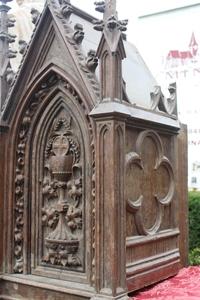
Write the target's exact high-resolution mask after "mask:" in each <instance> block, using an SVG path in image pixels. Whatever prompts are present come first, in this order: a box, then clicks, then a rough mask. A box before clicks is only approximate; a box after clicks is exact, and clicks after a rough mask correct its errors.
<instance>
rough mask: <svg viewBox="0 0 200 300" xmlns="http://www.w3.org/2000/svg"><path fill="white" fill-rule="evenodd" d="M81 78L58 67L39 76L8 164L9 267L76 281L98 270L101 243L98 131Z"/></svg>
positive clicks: (14, 132) (15, 130) (23, 108)
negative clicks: (94, 261)
mask: <svg viewBox="0 0 200 300" xmlns="http://www.w3.org/2000/svg"><path fill="white" fill-rule="evenodd" d="M75 84H76V83H75V82H74V78H72V77H71V76H70V75H69V74H67V73H64V72H63V71H62V70H60V69H59V68H58V67H56V66H52V65H51V66H50V67H49V68H46V69H44V70H42V72H41V73H40V74H38V75H37V76H36V77H35V78H33V80H32V82H31V85H30V86H29V88H28V90H29V93H27V94H26V95H24V99H22V101H21V107H20V108H19V110H18V115H16V116H14V118H13V123H12V130H11V136H10V143H9V146H8V147H10V149H11V151H10V157H13V156H14V161H15V163H14V168H11V169H10V170H9V172H10V175H11V176H10V181H9V185H10V187H11V188H10V189H9V190H10V191H12V192H10V193H9V199H10V200H9V201H10V202H11V207H12V211H9V217H11V219H12V220H13V223H12V224H8V226H9V234H8V239H7V245H9V244H10V243H11V244H12V245H13V246H12V248H13V249H14V250H13V251H11V250H9V248H8V252H9V267H8V268H10V270H9V271H10V272H14V273H31V274H35V275H43V276H51V277H54V278H59V279H69V278H70V280H72V281H73V278H75V277H76V280H77V278H78V277H80V280H84V281H87V280H89V279H90V277H91V276H92V275H91V272H92V270H91V269H92V267H91V264H90V261H91V257H90V255H88V254H87V255H86V253H93V252H92V251H91V249H90V248H91V245H92V244H94V243H93V236H92V234H91V230H90V228H91V226H92V225H91V224H92V222H93V220H92V209H93V208H92V206H93V202H94V184H95V183H94V176H92V174H94V172H95V164H94V139H95V136H94V128H93V123H92V121H91V120H90V117H89V112H90V107H91V103H88V102H87V97H86V95H85V94H84V90H83V89H82V90H81V89H77V88H76V85H75ZM19 111H20V114H19ZM16 123H17V124H18V126H15V124H16ZM88 174H90V175H91V176H89V177H88ZM86 181H87V184H86ZM13 182H14V184H13ZM31 237H34V238H31ZM30 257H31V259H30ZM60 272H62V275H60ZM74 272H75V274H72V273H74ZM86 274H87V276H86Z"/></svg>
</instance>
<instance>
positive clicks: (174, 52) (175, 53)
mask: <svg viewBox="0 0 200 300" xmlns="http://www.w3.org/2000/svg"><path fill="white" fill-rule="evenodd" d="M167 58H180V56H179V51H178V50H170V51H169V53H168V55H167Z"/></svg>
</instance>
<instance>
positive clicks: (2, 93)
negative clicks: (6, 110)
mask: <svg viewBox="0 0 200 300" xmlns="http://www.w3.org/2000/svg"><path fill="white" fill-rule="evenodd" d="M8 1H12V0H0V108H1V107H2V105H3V103H4V101H5V99H6V95H7V92H8V88H9V85H10V84H11V83H12V77H13V76H14V73H13V71H12V69H11V66H10V58H14V57H16V52H15V51H12V50H11V49H10V48H9V44H10V43H13V42H14V41H15V37H16V36H14V35H11V34H9V33H8V28H9V27H13V26H14V23H15V20H13V19H10V18H9V17H8V11H9V10H10V7H9V6H8V5H7V2H8Z"/></svg>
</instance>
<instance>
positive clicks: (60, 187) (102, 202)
mask: <svg viewBox="0 0 200 300" xmlns="http://www.w3.org/2000/svg"><path fill="white" fill-rule="evenodd" d="M4 1H5V0H4ZM96 9H97V10H98V11H101V12H103V13H104V17H103V20H101V21H99V20H96V21H95V24H94V28H95V29H96V30H99V31H102V37H101V40H100V43H99V45H98V49H97V53H96V52H95V51H94V50H90V51H89V52H88V54H87V55H85V54H84V53H83V51H82V47H81V44H82V42H83V39H84V29H83V26H82V25H81V24H74V25H73V26H72V23H71V22H70V16H71V14H72V13H75V14H76V15H78V16H82V17H83V18H84V19H86V20H87V21H91V18H90V17H89V16H88V15H85V14H84V13H83V14H82V13H81V12H80V10H77V9H76V8H75V7H73V6H72V5H71V4H70V1H60V3H59V4H58V3H57V2H54V1H53V0H51V1H49V3H48V4H47V5H46V6H45V9H44V12H43V14H42V16H41V17H39V15H38V12H37V11H35V10H32V16H33V21H34V23H35V24H36V29H35V32H34V34H33V37H32V41H31V44H30V45H29V47H28V50H27V48H26V49H25V45H24V44H23V43H22V45H21V50H20V51H22V52H24V56H23V58H22V63H21V65H20V69H19V72H18V74H17V76H16V79H15V81H14V82H12V85H11V87H10V89H9V91H8V90H7V89H6V90H4V91H3V92H5V93H6V94H7V96H6V98H5V97H4V99H2V97H1V99H0V100H1V101H0V102H1V103H4V105H3V108H2V112H1V124H2V125H1V127H0V236H1V237H2V240H3V243H1V245H0V272H1V281H0V294H1V296H0V298H2V299H30V300H31V299H49V300H50V299H59V300H62V299H69V300H78V299H80V300H81V299H82V300H84V299H92V300H120V299H121V300H127V299H128V292H131V291H134V290H138V289H140V288H143V287H144V286H147V285H150V284H152V283H155V282H157V281H160V280H162V279H164V278H167V277H169V276H172V275H174V274H175V273H177V272H178V270H179V268H180V266H181V264H182V265H185V264H186V260H187V259H186V257H187V225H186V224H187V223H186V222H185V219H184V220H183V218H182V219H181V218H180V215H184V216H185V218H187V205H186V200H187V196H186V194H187V190H186V177H187V174H186V159H187V157H186V153H187V150H186V132H185V131H184V130H182V131H181V134H179V130H180V126H179V121H178V119H177V116H176V87H175V85H174V84H172V85H170V98H168V99H167V98H165V97H164V96H163V94H162V91H161V89H156V90H155V91H154V93H152V94H151V101H152V103H151V105H150V106H151V108H150V109H142V108H139V107H136V106H135V105H132V104H131V102H130V101H129V99H128V96H127V95H126V91H125V84H124V81H123V75H122V61H123V59H124V58H125V57H126V53H125V48H124V42H123V35H122V32H124V31H125V30H126V25H127V21H126V20H123V21H120V20H118V17H117V13H116V1H114V0H106V1H105V3H104V2H102V1H101V2H97V3H96ZM36 49H37V51H36ZM98 64H99V70H100V76H99V78H100V79H99V80H98V79H97V77H96V75H95V70H96V68H97V65H98ZM4 79H5V78H4ZM3 124H8V126H5V125H3ZM179 235H180V237H179Z"/></svg>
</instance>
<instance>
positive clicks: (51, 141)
mask: <svg viewBox="0 0 200 300" xmlns="http://www.w3.org/2000/svg"><path fill="white" fill-rule="evenodd" d="M43 202H44V206H43V208H42V221H43V227H48V228H49V229H48V230H47V228H46V229H44V245H45V247H43V248H44V249H43V252H44V255H43V257H42V262H43V263H46V264H51V265H54V266H62V267H67V268H69V267H72V268H76V267H79V266H81V265H82V262H81V259H80V258H79V256H78V254H77V252H78V249H79V243H80V232H81V230H82V166H81V164H80V147H79V142H78V138H77V137H76V136H75V135H74V133H73V129H72V128H71V117H69V116H66V115H60V116H59V117H58V118H57V119H56V120H55V121H54V124H53V126H52V129H51V133H50V135H49V137H48V141H47V145H46V150H45V173H44V179H43Z"/></svg>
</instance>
